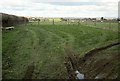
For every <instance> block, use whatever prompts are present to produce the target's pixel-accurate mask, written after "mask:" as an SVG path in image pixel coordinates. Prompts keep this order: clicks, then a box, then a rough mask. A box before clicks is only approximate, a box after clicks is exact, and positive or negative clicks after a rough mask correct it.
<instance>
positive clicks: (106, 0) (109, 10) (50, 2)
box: [0, 0, 119, 18]
mask: <svg viewBox="0 0 120 81" xmlns="http://www.w3.org/2000/svg"><path fill="white" fill-rule="evenodd" d="M118 2H119V0H1V1H0V12H2V13H8V14H14V15H18V16H34V17H91V18H94V17H116V18H117V17H118Z"/></svg>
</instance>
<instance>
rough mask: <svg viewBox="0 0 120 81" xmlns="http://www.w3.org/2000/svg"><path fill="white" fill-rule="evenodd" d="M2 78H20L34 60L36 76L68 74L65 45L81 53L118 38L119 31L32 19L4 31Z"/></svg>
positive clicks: (47, 76)
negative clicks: (33, 21)
mask: <svg viewBox="0 0 120 81" xmlns="http://www.w3.org/2000/svg"><path fill="white" fill-rule="evenodd" d="M2 34H3V35H2V38H3V39H2V41H3V43H2V44H3V45H2V46H3V47H2V55H3V57H2V58H3V78H6V79H21V78H23V77H24V75H25V72H26V68H27V66H28V65H29V64H31V63H32V62H34V64H35V70H34V75H33V77H37V79H58V78H63V79H64V78H66V77H67V73H66V69H65V66H64V60H65V59H64V57H65V56H66V54H65V52H64V47H65V45H66V44H67V45H68V46H70V47H72V48H73V49H74V50H75V51H76V52H77V53H78V54H79V56H84V54H85V52H87V51H89V50H91V49H93V48H95V47H99V46H102V45H103V44H106V42H109V41H113V40H116V39H118V33H117V32H113V31H109V30H102V29H96V28H92V27H89V26H84V25H79V26H78V25H77V24H76V25H72V24H70V25H67V24H64V25H60V24H55V25H52V24H50V23H40V24H39V25H38V23H37V22H36V23H30V24H27V25H20V26H16V27H15V29H13V30H10V31H9V30H6V31H3V32H2Z"/></svg>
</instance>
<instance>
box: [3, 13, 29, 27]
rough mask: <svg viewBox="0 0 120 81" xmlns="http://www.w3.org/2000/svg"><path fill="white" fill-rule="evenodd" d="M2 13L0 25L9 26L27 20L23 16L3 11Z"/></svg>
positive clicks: (23, 22)
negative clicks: (0, 23)
mask: <svg viewBox="0 0 120 81" xmlns="http://www.w3.org/2000/svg"><path fill="white" fill-rule="evenodd" d="M1 14H2V27H10V26H15V25H18V24H25V23H27V22H28V19H27V18H25V17H18V16H15V15H9V14H5V13H1Z"/></svg>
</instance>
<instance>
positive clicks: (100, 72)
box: [64, 42, 120, 79]
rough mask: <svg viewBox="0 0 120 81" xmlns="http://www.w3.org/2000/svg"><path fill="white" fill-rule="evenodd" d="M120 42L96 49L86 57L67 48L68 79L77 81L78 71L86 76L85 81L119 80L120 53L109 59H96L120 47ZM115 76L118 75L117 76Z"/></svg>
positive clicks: (112, 55)
mask: <svg viewBox="0 0 120 81" xmlns="http://www.w3.org/2000/svg"><path fill="white" fill-rule="evenodd" d="M119 44H120V42H115V43H111V44H108V45H106V46H103V47H99V48H95V49H93V50H90V51H89V52H87V53H86V54H85V56H84V57H79V55H78V54H77V53H76V52H75V51H74V50H73V49H72V48H70V47H69V46H65V48H64V49H65V53H66V57H65V63H64V64H65V67H66V70H67V75H68V77H67V79H76V78H77V75H76V73H75V72H76V71H79V72H80V73H81V74H84V79H104V78H105V79H109V78H110V79H114V78H117V73H116V71H117V62H118V53H117V52H116V53H112V54H111V56H109V59H108V58H105V59H102V60H97V59H94V57H96V56H97V55H99V53H101V52H103V54H102V55H104V51H105V50H107V49H109V48H112V47H113V46H117V45H119ZM113 74H116V75H115V76H114V75H113Z"/></svg>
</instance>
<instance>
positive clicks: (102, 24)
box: [30, 19, 119, 31]
mask: <svg viewBox="0 0 120 81" xmlns="http://www.w3.org/2000/svg"><path fill="white" fill-rule="evenodd" d="M30 23H31V25H73V26H74V25H78V26H81V25H84V26H89V27H96V28H102V29H109V30H115V31H118V24H119V23H118V22H117V21H110V20H109V21H105V20H103V21H102V20H98V21H97V20H80V19H78V20H71V19H67V20H56V19H50V20H47V19H46V20H36V21H30Z"/></svg>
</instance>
